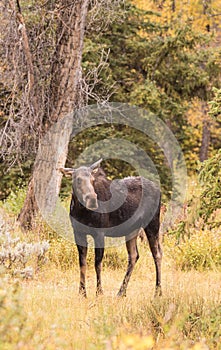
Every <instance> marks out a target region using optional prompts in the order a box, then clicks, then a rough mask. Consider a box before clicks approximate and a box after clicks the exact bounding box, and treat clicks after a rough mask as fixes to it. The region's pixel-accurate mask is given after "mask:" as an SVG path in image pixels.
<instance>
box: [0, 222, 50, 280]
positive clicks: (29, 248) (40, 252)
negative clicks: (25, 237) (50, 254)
mask: <svg viewBox="0 0 221 350" xmlns="http://www.w3.org/2000/svg"><path fill="white" fill-rule="evenodd" d="M48 248H49V243H48V242H47V241H42V242H33V243H27V242H25V241H21V239H20V238H19V237H16V238H13V237H12V236H11V233H10V231H9V227H8V226H7V225H6V224H5V222H4V221H3V222H2V223H1V225H0V266H1V268H2V271H1V272H2V273H7V274H9V275H11V276H17V277H23V278H26V279H29V278H32V277H33V276H34V274H35V273H36V272H37V271H38V270H39V269H40V267H41V266H42V265H43V264H44V263H45V262H46V260H47V259H46V253H47V251H48Z"/></svg>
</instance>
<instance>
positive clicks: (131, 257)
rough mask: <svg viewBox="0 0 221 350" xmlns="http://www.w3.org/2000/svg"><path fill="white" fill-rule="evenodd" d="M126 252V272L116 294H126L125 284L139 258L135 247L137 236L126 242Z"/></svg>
mask: <svg viewBox="0 0 221 350" xmlns="http://www.w3.org/2000/svg"><path fill="white" fill-rule="evenodd" d="M126 247H127V252H128V266H127V272H126V274H125V276H124V279H123V283H122V285H121V287H120V290H119V292H118V294H117V295H118V296H119V297H121V296H126V290H127V285H128V282H129V280H130V277H131V274H132V272H133V269H134V266H135V264H136V262H137V260H138V259H139V253H138V249H137V237H134V238H132V239H131V240H129V241H127V242H126Z"/></svg>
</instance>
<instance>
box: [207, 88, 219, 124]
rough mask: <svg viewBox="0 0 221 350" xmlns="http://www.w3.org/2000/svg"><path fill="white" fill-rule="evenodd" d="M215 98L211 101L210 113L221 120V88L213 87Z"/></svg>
mask: <svg viewBox="0 0 221 350" xmlns="http://www.w3.org/2000/svg"><path fill="white" fill-rule="evenodd" d="M213 92H214V94H215V96H214V99H213V100H212V101H210V102H209V106H210V111H209V115H210V116H211V117H213V118H214V119H216V120H218V121H220V122H221V89H217V88H215V87H214V88H213Z"/></svg>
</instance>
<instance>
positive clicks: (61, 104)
mask: <svg viewBox="0 0 221 350" xmlns="http://www.w3.org/2000/svg"><path fill="white" fill-rule="evenodd" d="M87 9H88V0H78V1H77V0H75V1H70V0H61V1H60V3H59V16H58V17H59V23H58V26H57V48H56V54H55V60H54V63H53V65H52V67H51V73H52V81H51V96H50V104H51V106H50V113H49V114H50V116H49V119H48V122H49V123H48V124H53V125H52V127H51V128H50V129H49V130H48V131H47V133H46V134H45V136H44V137H43V138H42V140H41V141H40V145H39V149H38V154H37V157H36V160H35V164H34V170H33V175H32V179H31V181H30V183H29V186H28V192H27V196H26V199H25V203H24V206H23V208H22V210H21V212H20V214H19V217H18V220H19V222H20V224H21V226H22V227H24V228H28V227H30V226H32V224H33V221H34V219H35V217H36V214H37V213H38V211H39V209H40V212H41V214H42V215H43V216H45V215H46V216H47V214H48V213H50V212H52V211H53V210H54V208H55V206H56V200H57V197H58V193H59V189H60V183H61V175H60V174H59V172H58V171H57V170H56V169H57V168H58V167H62V166H64V164H65V161H66V157H67V151H68V143H69V139H70V134H71V132H72V118H71V116H70V117H69V118H64V117H66V116H67V115H68V114H70V112H73V110H74V108H76V107H78V106H79V101H78V88H79V81H80V78H81V58H82V50H83V37H84V30H85V21H86V15H87Z"/></svg>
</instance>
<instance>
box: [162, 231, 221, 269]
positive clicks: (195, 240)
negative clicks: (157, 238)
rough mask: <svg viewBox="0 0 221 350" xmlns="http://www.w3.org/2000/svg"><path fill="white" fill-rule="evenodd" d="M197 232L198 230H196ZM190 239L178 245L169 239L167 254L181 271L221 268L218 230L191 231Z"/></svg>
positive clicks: (220, 239) (174, 240)
mask: <svg viewBox="0 0 221 350" xmlns="http://www.w3.org/2000/svg"><path fill="white" fill-rule="evenodd" d="M195 231H196V230H195ZM190 233H191V234H190V238H188V239H185V240H184V241H182V242H180V243H179V245H177V244H176V239H175V237H174V236H168V237H167V244H166V246H167V248H166V250H167V253H168V254H169V256H170V257H172V260H173V261H174V263H175V265H176V267H177V268H180V269H181V270H191V269H196V270H199V271H202V270H211V269H214V268H215V269H220V267H221V234H220V232H218V231H217V230H215V229H213V230H199V231H196V232H193V230H191V231H190Z"/></svg>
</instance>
